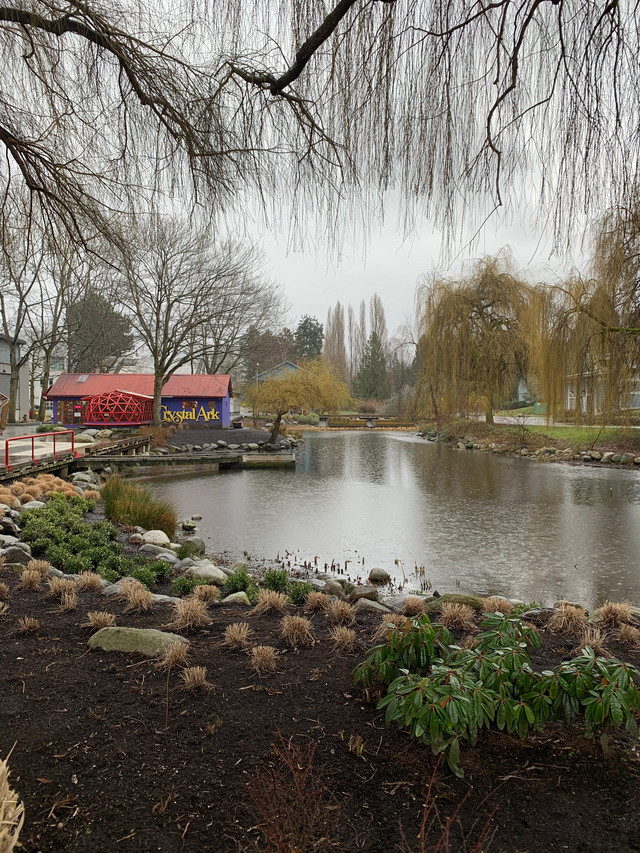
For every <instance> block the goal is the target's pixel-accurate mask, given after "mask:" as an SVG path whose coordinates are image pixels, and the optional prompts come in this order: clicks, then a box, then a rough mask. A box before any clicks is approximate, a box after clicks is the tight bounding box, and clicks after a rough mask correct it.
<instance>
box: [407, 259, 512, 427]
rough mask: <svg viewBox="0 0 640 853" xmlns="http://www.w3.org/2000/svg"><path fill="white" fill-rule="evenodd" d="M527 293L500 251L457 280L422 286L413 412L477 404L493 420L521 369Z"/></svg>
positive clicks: (452, 410) (450, 411)
mask: <svg viewBox="0 0 640 853" xmlns="http://www.w3.org/2000/svg"><path fill="white" fill-rule="evenodd" d="M527 296H528V288H527V287H526V285H524V284H523V283H522V282H521V281H519V280H518V279H517V278H516V277H515V276H514V275H513V274H512V273H511V272H509V270H508V268H507V262H506V259H505V258H504V256H502V257H498V258H487V259H484V260H482V261H479V262H477V263H476V265H475V267H474V269H473V270H472V273H471V275H470V276H469V277H467V278H465V279H462V280H460V281H449V280H437V281H434V282H432V283H431V284H428V285H425V286H424V288H423V289H422V292H421V300H422V334H421V337H420V342H419V347H418V348H419V361H420V373H419V377H418V382H417V393H416V403H415V405H416V410H417V411H416V413H417V414H418V415H425V414H427V413H431V414H433V415H435V417H436V418H438V417H439V416H440V415H441V414H444V413H446V414H458V413H467V412H468V411H469V410H470V409H476V408H480V407H481V408H482V409H484V412H485V415H486V420H487V423H493V410H494V409H495V408H496V406H497V404H498V403H499V402H500V401H501V400H503V399H504V398H505V397H506V396H507V395H509V394H510V393H511V392H512V391H513V390H514V386H515V385H517V382H518V380H519V379H520V378H523V377H524V375H525V373H526V362H527V345H526V341H525V338H524V335H523V318H524V315H525V313H526V310H527Z"/></svg>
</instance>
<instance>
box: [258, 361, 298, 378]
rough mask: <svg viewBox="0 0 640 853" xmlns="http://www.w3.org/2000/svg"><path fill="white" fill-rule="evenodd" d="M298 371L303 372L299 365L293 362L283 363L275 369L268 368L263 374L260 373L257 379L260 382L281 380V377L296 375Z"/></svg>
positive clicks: (274, 367)
mask: <svg viewBox="0 0 640 853" xmlns="http://www.w3.org/2000/svg"><path fill="white" fill-rule="evenodd" d="M296 370H302V368H301V367H300V365H299V364H294V362H293V361H281V362H280V364H276V365H274V366H273V367H268V368H267V369H266V370H263V371H262V373H258V375H257V379H258V381H259V382H264V381H265V379H279V378H280V377H281V376H286V374H287V373H295V372H296Z"/></svg>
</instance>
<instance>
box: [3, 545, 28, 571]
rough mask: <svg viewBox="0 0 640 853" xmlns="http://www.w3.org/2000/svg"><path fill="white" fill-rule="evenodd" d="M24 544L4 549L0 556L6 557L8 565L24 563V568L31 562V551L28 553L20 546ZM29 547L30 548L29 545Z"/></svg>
mask: <svg viewBox="0 0 640 853" xmlns="http://www.w3.org/2000/svg"><path fill="white" fill-rule="evenodd" d="M23 544H24V543H22V542H20V543H18V544H17V545H9V547H8V548H3V549H2V551H0V556H2V557H4V559H5V561H6V562H7V563H22V565H23V566H26V565H27V563H28V562H29V561H30V560H31V551H30V550H29V552H27V551H25V550H24V548H21V547H20V545H23ZM27 547H29V546H28V545H27Z"/></svg>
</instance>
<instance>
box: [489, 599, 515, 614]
mask: <svg viewBox="0 0 640 853" xmlns="http://www.w3.org/2000/svg"><path fill="white" fill-rule="evenodd" d="M512 609H513V604H512V603H511V602H510V601H507V600H506V599H505V598H496V597H494V596H490V597H489V598H483V599H482V610H483V612H484V613H504V615H505V616H508V615H509V613H511V611H512Z"/></svg>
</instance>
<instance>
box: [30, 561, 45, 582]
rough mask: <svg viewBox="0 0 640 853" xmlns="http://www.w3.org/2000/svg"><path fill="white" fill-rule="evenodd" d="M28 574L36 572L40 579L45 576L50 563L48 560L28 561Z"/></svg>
mask: <svg viewBox="0 0 640 853" xmlns="http://www.w3.org/2000/svg"><path fill="white" fill-rule="evenodd" d="M26 568H27V570H28V571H30V572H38V574H39V575H40V577H41V578H44V577H46V576H47V573H48V571H49V569H50V568H51V563H50V562H49V561H48V560H29V562H28V563H27V566H26Z"/></svg>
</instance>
